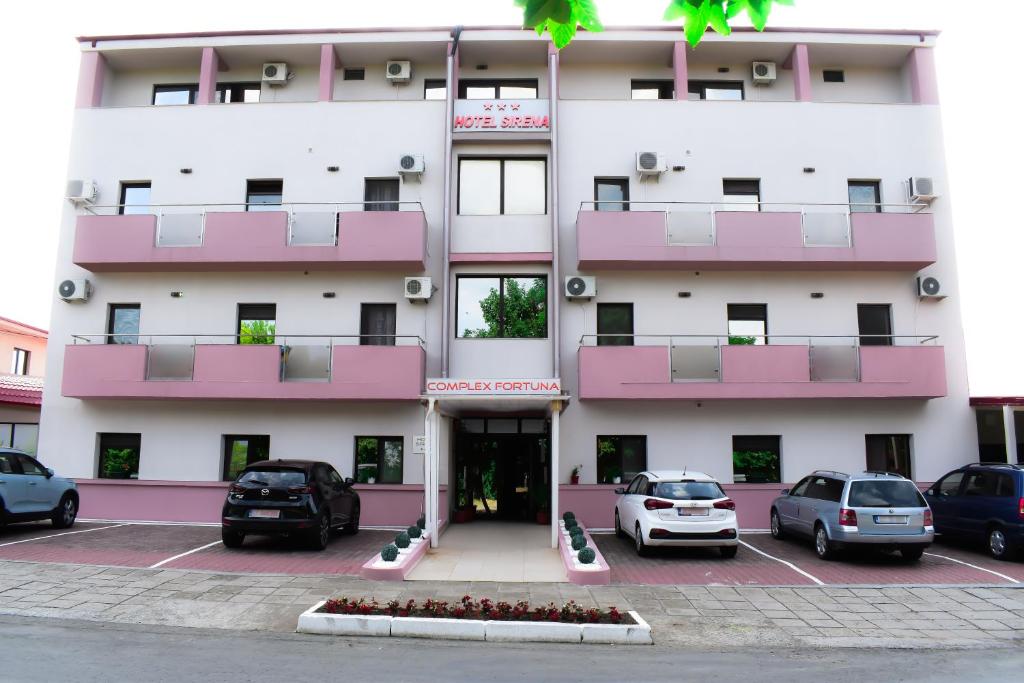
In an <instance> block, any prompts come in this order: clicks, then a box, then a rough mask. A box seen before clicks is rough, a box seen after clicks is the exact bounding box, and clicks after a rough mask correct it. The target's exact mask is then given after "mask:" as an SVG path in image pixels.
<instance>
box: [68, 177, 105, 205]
mask: <svg viewBox="0 0 1024 683" xmlns="http://www.w3.org/2000/svg"><path fill="white" fill-rule="evenodd" d="M98 195H99V189H98V188H97V187H96V183H94V182H93V181H91V180H69V181H68V187H67V191H65V193H64V197H65V198H67V199H68V200H69V201H72V202H74V203H75V204H92V203H93V202H95V201H96V197H97V196H98Z"/></svg>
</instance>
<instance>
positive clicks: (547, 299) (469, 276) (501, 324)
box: [455, 273, 551, 340]
mask: <svg viewBox="0 0 1024 683" xmlns="http://www.w3.org/2000/svg"><path fill="white" fill-rule="evenodd" d="M510 278H511V279H514V280H525V279H530V280H533V279H537V278H543V280H544V336H543V337H506V336H505V280H507V279H510ZM493 279H497V280H498V307H499V309H500V310H499V313H498V331H499V334H498V336H496V337H467V336H465V335H463V334H462V331H461V330H462V326H461V325H460V324H459V309H460V308H461V306H459V302H460V301H461V298H460V297H461V289H460V285H461V283H462V280H493ZM550 304H551V287H550V282H549V278H548V276H547V273H459V274H458V275H456V276H455V338H456V339H478V340H479V339H506V340H507V339H519V340H527V339H549V338H550V337H551V316H550V315H549V312H550Z"/></svg>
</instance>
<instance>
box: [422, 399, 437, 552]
mask: <svg viewBox="0 0 1024 683" xmlns="http://www.w3.org/2000/svg"><path fill="white" fill-rule="evenodd" d="M434 406H435V399H432V398H428V399H427V414H426V415H425V416H424V418H423V440H424V441H425V442H426V443H425V444H424V448H423V518H424V520H426V523H427V532H428V533H429V534H430V545H431V546H432V547H433V546H435V545H436V541H435V540H434V539H435V538H436V536H437V523H436V519H435V517H436V514H435V515H431V514H430V510H431V509H432V508H433V509H435V510H436V509H437V506H436V505H433V506H432V505H431V498H433V490H434V488H433V486H432V485H431V482H432V480H433V472H432V471H431V470H432V468H433V463H434V459H433V450H434V437H433V427H434V420H433V417H434Z"/></svg>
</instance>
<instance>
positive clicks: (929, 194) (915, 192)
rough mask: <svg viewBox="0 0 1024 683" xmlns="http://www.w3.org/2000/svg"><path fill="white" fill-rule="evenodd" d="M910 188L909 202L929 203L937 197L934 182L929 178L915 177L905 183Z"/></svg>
mask: <svg viewBox="0 0 1024 683" xmlns="http://www.w3.org/2000/svg"><path fill="white" fill-rule="evenodd" d="M907 186H908V187H909V188H910V201H912V202H925V203H931V201H932V200H933V199H935V198H936V197H938V195H937V194H936V193H935V181H933V180H932V179H931V178H922V177H916V178H911V179H910V180H908V181H907Z"/></svg>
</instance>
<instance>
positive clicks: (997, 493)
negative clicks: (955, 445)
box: [964, 470, 1016, 498]
mask: <svg viewBox="0 0 1024 683" xmlns="http://www.w3.org/2000/svg"><path fill="white" fill-rule="evenodd" d="M1015 493H1016V492H1015V490H1014V486H1013V477H1011V476H1010V475H1009V474H1004V473H1002V472H993V471H992V470H981V471H978V472H971V473H970V474H968V475H967V484H966V485H965V486H964V495H965V496H987V497H998V498H1012V497H1013V496H1014V495H1015Z"/></svg>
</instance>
